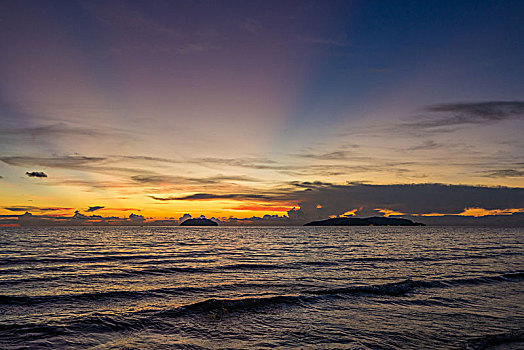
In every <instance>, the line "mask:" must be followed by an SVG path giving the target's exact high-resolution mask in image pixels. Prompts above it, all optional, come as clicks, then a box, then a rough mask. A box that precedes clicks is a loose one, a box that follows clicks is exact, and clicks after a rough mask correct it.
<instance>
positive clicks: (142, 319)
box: [0, 272, 524, 349]
mask: <svg viewBox="0 0 524 350" xmlns="http://www.w3.org/2000/svg"><path fill="white" fill-rule="evenodd" d="M523 278H524V272H509V273H505V274H501V275H497V276H484V277H472V278H465V279H450V280H433V281H431V280H430V281H423V280H411V279H407V280H403V281H399V282H392V283H386V284H374V285H367V286H350V287H343V288H328V289H318V290H305V291H302V292H301V293H297V294H288V295H266V296H250V297H243V298H222V299H218V298H209V299H204V300H200V301H196V302H193V303H188V304H184V305H179V306H176V307H173V308H168V309H165V310H161V311H157V310H147V309H146V310H140V311H135V312H130V313H128V314H119V315H116V314H112V315H108V314H91V315H89V316H83V317H78V318H76V319H74V320H71V321H69V322H67V323H63V324H59V325H49V324H37V323H27V324H10V325H2V327H1V328H2V329H1V330H0V337H13V338H17V339H21V338H24V337H26V338H27V337H35V339H36V338H38V339H42V338H46V337H51V336H56V335H60V334H67V333H71V332H86V331H87V332H95V333H98V332H115V331H116V332H118V331H129V330H133V331H135V330H140V329H144V328H150V329H151V328H152V329H155V328H158V329H162V330H165V328H166V327H169V325H170V324H171V323H169V321H168V320H166V319H172V318H179V317H199V316H205V317H210V318H220V317H222V316H227V315H230V314H235V313H244V312H252V311H255V310H261V309H264V308H275V307H286V306H293V307H294V306H307V305H308V304H311V303H316V302H321V301H325V300H328V299H329V298H333V297H344V296H348V295H350V296H352V297H356V296H394V297H395V296H403V295H406V294H408V293H410V292H413V291H415V290H416V289H419V288H420V289H424V288H435V287H449V286H450V285H462V284H482V283H493V282H500V281H520V280H522V279H523ZM214 290H215V291H216V289H214ZM194 291H200V292H202V290H198V289H195V288H191V287H183V288H174V289H156V290H154V291H151V290H148V291H133V292H129V291H112V292H99V293H84V294H79V295H69V296H67V295H61V296H56V297H52V296H33V297H24V296H18V297H16V296H0V303H2V304H28V303H29V304H31V303H39V302H47V301H52V300H53V299H56V300H59V301H63V300H67V301H71V300H73V299H74V300H78V301H80V300H81V301H85V300H89V301H94V300H100V298H126V299H127V298H130V297H131V298H140V297H150V296H152V295H163V294H166V293H173V294H176V293H181V294H184V293H188V292H194ZM522 340H523V335H522V332H516V333H515V332H512V333H508V334H504V335H490V336H486V337H483V338H480V339H474V340H471V341H470V342H468V346H469V347H468V348H467V349H483V348H485V347H487V346H492V345H497V344H503V343H509V342H515V341H522Z"/></svg>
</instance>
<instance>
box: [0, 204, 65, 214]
mask: <svg viewBox="0 0 524 350" xmlns="http://www.w3.org/2000/svg"><path fill="white" fill-rule="evenodd" d="M3 209H5V210H9V211H13V212H18V211H24V212H25V211H62V210H73V208H64V207H36V206H32V205H19V206H9V207H3Z"/></svg>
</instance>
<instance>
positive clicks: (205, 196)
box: [149, 193, 275, 201]
mask: <svg viewBox="0 0 524 350" xmlns="http://www.w3.org/2000/svg"><path fill="white" fill-rule="evenodd" d="M149 197H150V198H152V199H154V200H157V201H201V200H216V199H235V200H254V199H255V200H256V199H264V200H272V199H275V198H274V197H273V196H269V195H265V194H244V193H231V194H212V193H195V194H191V195H187V196H168V197H158V196H149Z"/></svg>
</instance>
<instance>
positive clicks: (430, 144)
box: [408, 140, 442, 151]
mask: <svg viewBox="0 0 524 350" xmlns="http://www.w3.org/2000/svg"><path fill="white" fill-rule="evenodd" d="M441 147H442V145H441V144H439V143H436V142H435V141H433V140H426V141H424V142H422V144H419V145H417V146H413V147H410V148H408V151H421V150H424V151H426V150H432V149H438V148H441Z"/></svg>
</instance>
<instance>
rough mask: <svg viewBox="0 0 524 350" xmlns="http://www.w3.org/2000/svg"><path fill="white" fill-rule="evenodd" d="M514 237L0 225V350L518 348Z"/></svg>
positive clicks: (519, 298)
mask: <svg viewBox="0 0 524 350" xmlns="http://www.w3.org/2000/svg"><path fill="white" fill-rule="evenodd" d="M523 238H524V230H523V229H508V228H505V229H493V228H463V227H461V228H459V227H457V228H453V227H452V228H449V227H448V228H435V227H405V228H398V227H397V228H390V227H284V228H282V227H278V228H270V227H263V228H254V227H243V228H232V227H213V228H191V227H186V228H180V227H155V228H149V227H127V228H125V227H101V228H2V229H0V243H1V246H0V249H1V250H0V348H1V349H18V348H22V349H23V348H30V349H38V348H52V349H56V348H60V349H67V348H96V349H122V348H125V349H165V348H170V349H177V348H180V349H263V348H279V349H280V348H282V349H522V348H524V243H523Z"/></svg>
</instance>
